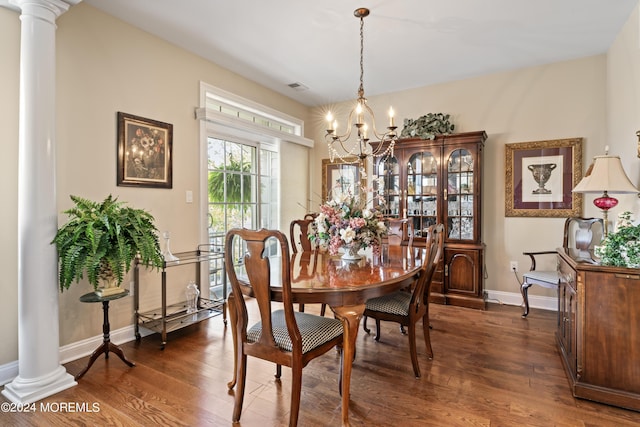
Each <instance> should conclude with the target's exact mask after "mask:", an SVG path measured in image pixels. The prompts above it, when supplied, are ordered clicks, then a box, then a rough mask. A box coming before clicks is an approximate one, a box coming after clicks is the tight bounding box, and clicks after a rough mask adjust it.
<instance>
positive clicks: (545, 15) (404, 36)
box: [4, 0, 640, 106]
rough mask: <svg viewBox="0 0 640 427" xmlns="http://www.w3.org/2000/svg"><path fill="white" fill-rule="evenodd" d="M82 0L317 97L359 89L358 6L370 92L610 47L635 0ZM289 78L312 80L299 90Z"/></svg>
mask: <svg viewBox="0 0 640 427" xmlns="http://www.w3.org/2000/svg"><path fill="white" fill-rule="evenodd" d="M4 1H6V0H4ZM85 3H88V4H90V5H92V6H94V7H96V8H98V9H101V10H103V11H104V12H106V13H108V14H111V15H113V16H115V17H117V18H119V19H121V20H123V21H126V22H128V23H130V24H132V25H134V26H136V27H139V28H141V29H143V30H145V31H147V32H149V33H152V34H155V35H156V36H158V37H160V38H163V39H165V40H167V41H169V42H171V43H173V44H175V45H177V46H180V47H182V48H184V49H187V50H189V51H191V52H193V53H195V54H198V55H200V56H202V57H204V58H206V59H209V60H211V61H212V62H215V63H216V64H218V65H221V66H223V67H225V68H227V69H230V70H232V71H234V72H236V73H238V74H240V75H242V76H245V77H247V78H249V79H251V80H253V81H256V82H258V83H260V84H262V85H264V86H266V87H269V88H271V89H273V90H275V91H277V92H280V93H282V94H284V95H287V96H289V97H291V98H293V99H295V100H298V101H300V102H302V103H304V104H306V105H311V106H313V105H320V104H326V103H334V102H339V101H343V100H347V99H353V98H355V97H356V94H357V89H358V84H359V74H360V68H359V67H360V65H359V51H360V46H359V44H360V40H359V20H358V19H357V18H355V17H354V16H353V11H354V10H355V9H356V8H358V7H367V8H369V9H370V10H371V14H370V15H369V17H367V18H365V22H364V24H365V25H364V88H365V93H366V95H367V96H369V97H370V96H372V95H376V94H382V93H388V92H396V91H400V90H404V89H410V88H414V87H420V86H426V85H431V84H436V83H442V82H447V81H453V80H459V79H464V78H469V77H473V76H478V75H483V74H489V73H494V72H498V71H504V70H511V69H517V68H522V67H529V66H533V65H539V64H546V63H553V62H557V61H563V60H568V59H574V58H580V57H585V56H591V55H596V54H601V53H604V52H606V51H607V49H608V48H609V47H610V46H611V43H612V42H613V41H614V39H615V36H616V35H617V34H618V33H619V31H620V29H621V28H622V26H623V25H624V23H625V22H626V21H627V19H628V18H629V16H630V14H631V12H632V11H633V9H634V7H635V6H636V4H637V3H638V0H438V1H435V0H377V1H372V0H368V1H367V0H321V1H318V0H313V1H312V0H269V1H264V0H262V1H261V0H181V1H176V0H85ZM639 38H640V36H639ZM210 83H212V84H215V82H210ZM290 83H301V84H303V85H304V86H307V87H308V89H307V90H305V91H295V90H293V89H291V88H290V87H288V86H287V85H288V84H290Z"/></svg>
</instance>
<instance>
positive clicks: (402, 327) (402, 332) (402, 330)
mask: <svg viewBox="0 0 640 427" xmlns="http://www.w3.org/2000/svg"><path fill="white" fill-rule="evenodd" d="M400 333H401V334H402V335H406V334H407V331H405V330H404V326H402V325H400Z"/></svg>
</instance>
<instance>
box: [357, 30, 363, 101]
mask: <svg viewBox="0 0 640 427" xmlns="http://www.w3.org/2000/svg"><path fill="white" fill-rule="evenodd" d="M358 98H359V99H362V98H364V17H360V88H359V89H358Z"/></svg>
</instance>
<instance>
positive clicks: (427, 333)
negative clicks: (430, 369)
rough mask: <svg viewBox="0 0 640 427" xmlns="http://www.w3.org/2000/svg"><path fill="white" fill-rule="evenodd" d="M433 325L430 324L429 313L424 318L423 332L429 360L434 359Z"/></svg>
mask: <svg viewBox="0 0 640 427" xmlns="http://www.w3.org/2000/svg"><path fill="white" fill-rule="evenodd" d="M430 329H431V325H430V324H429V312H427V313H426V314H425V315H424V317H423V318H422V332H423V334H424V343H425V345H426V348H427V357H429V360H431V359H433V348H431V332H430Z"/></svg>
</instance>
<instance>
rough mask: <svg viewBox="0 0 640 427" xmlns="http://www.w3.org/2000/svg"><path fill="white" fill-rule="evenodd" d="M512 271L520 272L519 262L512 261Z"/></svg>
mask: <svg viewBox="0 0 640 427" xmlns="http://www.w3.org/2000/svg"><path fill="white" fill-rule="evenodd" d="M511 271H518V261H511Z"/></svg>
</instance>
